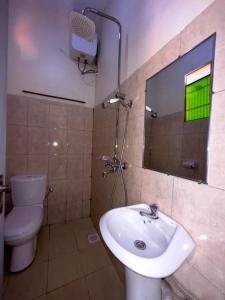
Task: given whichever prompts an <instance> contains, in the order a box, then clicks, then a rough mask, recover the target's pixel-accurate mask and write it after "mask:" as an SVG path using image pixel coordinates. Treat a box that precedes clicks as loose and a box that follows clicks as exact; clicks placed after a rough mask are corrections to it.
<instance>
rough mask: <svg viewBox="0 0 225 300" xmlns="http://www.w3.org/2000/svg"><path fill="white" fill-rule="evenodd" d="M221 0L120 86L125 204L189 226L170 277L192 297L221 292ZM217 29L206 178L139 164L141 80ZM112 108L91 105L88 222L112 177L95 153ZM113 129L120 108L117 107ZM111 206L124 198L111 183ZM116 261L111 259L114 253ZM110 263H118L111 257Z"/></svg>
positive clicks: (224, 175)
mask: <svg viewBox="0 0 225 300" xmlns="http://www.w3.org/2000/svg"><path fill="white" fill-rule="evenodd" d="M224 7H225V1H224V0H216V1H214V2H213V4H212V5H211V6H210V7H209V8H208V9H207V10H205V11H204V12H203V13H202V14H201V15H199V16H198V17H197V18H196V19H195V20H194V21H193V22H192V23H191V24H190V25H188V26H187V27H186V28H185V29H184V30H183V31H182V32H181V33H180V34H179V35H177V36H176V37H175V38H174V39H173V40H171V41H170V42H169V43H168V44H167V45H166V46H164V47H163V48H162V49H161V50H160V51H159V52H158V53H157V54H156V55H154V56H153V57H152V58H151V59H150V60H149V61H148V62H146V63H145V64H144V65H143V66H142V67H141V68H140V69H139V70H137V71H136V72H135V73H134V74H133V75H132V76H131V77H130V78H129V79H128V80H127V81H125V82H124V83H123V85H122V91H123V92H125V93H126V95H127V98H128V99H132V100H133V101H134V106H133V108H132V110H131V113H130V123H129V128H128V141H127V145H126V152H125V159H126V160H127V161H128V162H129V169H128V170H127V171H126V175H125V176H126V181H127V186H128V197H129V204H133V203H139V202H147V203H152V202H154V203H157V204H158V205H159V207H160V209H161V210H162V211H163V212H165V213H166V214H168V215H170V216H172V217H173V218H174V219H175V220H177V221H178V222H179V223H181V224H183V226H184V227H185V228H186V229H187V230H188V231H189V232H190V234H191V235H192V237H193V239H194V240H195V243H196V250H195V253H194V255H193V256H192V257H190V258H189V260H188V261H187V262H186V263H185V264H184V265H183V266H182V267H181V268H180V269H179V270H178V271H177V272H176V273H175V277H176V278H177V280H178V281H179V282H180V283H181V284H182V285H183V286H184V287H185V288H186V289H187V290H188V291H189V292H190V293H192V294H193V295H194V296H195V297H196V298H198V299H202V300H214V299H215V300H220V299H221V300H222V299H223V300H224V299H225V272H224V270H225V172H224V170H225V138H224V137H225V118H224V116H225V91H224V90H225V77H224V74H225V55H224V53H225V10H224ZM214 32H216V33H217V40H216V50H215V69H214V83H213V91H214V94H213V98H212V115H211V121H210V136H209V161H208V162H209V168H208V183H209V184H208V185H203V184H200V185H199V184H198V183H196V182H192V181H189V180H185V179H181V178H178V177H173V176H167V175H165V174H161V173H157V172H154V171H150V170H145V169H143V168H142V157H143V141H144V130H143V129H144V103H145V92H144V91H145V81H146V79H148V78H149V77H151V76H152V75H154V74H155V73H156V72H157V71H159V70H160V69H162V68H163V67H165V66H167V65H168V64H169V63H171V62H172V61H173V60H175V59H176V58H177V57H178V56H179V55H182V54H183V53H185V52H187V51H188V50H190V49H191V48H193V47H194V46H195V45H197V44H198V43H200V42H201V41H202V40H204V39H205V38H207V37H208V36H209V35H211V34H212V33H214ZM114 113H115V111H114V110H112V109H108V110H103V109H102V108H101V106H100V105H99V106H97V107H96V108H95V110H94V131H93V161H92V167H93V177H92V202H91V215H92V218H93V220H94V221H95V223H96V225H97V224H98V221H99V218H100V216H101V215H102V214H103V213H104V212H105V211H107V210H109V209H110V208H111V205H112V203H111V201H110V197H109V195H110V192H111V190H112V183H113V181H114V176H113V175H111V176H109V177H108V178H106V179H103V178H102V177H101V172H102V171H103V170H104V167H103V163H102V162H101V161H99V160H98V157H99V155H100V154H112V151H113V150H112V144H113V133H114V132H113V131H114V129H113V128H114V118H115V115H114ZM121 119H122V124H121V131H122V127H123V124H124V113H121ZM113 200H114V201H113V206H121V205H124V195H123V190H122V185H121V184H119V186H118V188H117V190H116V193H115V196H114V199H113ZM115 262H116V260H115ZM117 265H118V268H121V265H120V264H118V262H117Z"/></svg>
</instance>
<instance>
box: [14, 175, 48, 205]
mask: <svg viewBox="0 0 225 300" xmlns="http://www.w3.org/2000/svg"><path fill="white" fill-rule="evenodd" d="M46 181H47V177H46V175H24V176H13V177H11V178H10V183H11V189H12V201H13V204H14V206H25V205H35V204H42V203H43V201H44V199H45V194H46Z"/></svg>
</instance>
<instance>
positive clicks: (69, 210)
mask: <svg viewBox="0 0 225 300" xmlns="http://www.w3.org/2000/svg"><path fill="white" fill-rule="evenodd" d="M81 217H82V200H75V201H73V202H70V201H68V202H67V207H66V220H67V221H71V220H75V219H78V218H81Z"/></svg>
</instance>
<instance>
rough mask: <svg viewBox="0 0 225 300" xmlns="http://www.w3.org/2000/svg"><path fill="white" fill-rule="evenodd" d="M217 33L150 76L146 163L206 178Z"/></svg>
mask: <svg viewBox="0 0 225 300" xmlns="http://www.w3.org/2000/svg"><path fill="white" fill-rule="evenodd" d="M214 48H215V35H212V36H211V37H209V38H208V39H206V40H205V41H203V42H202V43H201V44H199V45H198V46H196V47H195V48H193V49H192V50H191V51H189V52H188V53H186V54H185V55H183V56H182V57H179V58H178V59H177V60H176V61H174V62H173V63H171V64H170V65H168V66H167V67H166V68H164V69H163V70H161V71H159V72H158V73H157V74H155V75H154V76H153V77H151V78H149V79H148V80H147V81H146V99H145V149H144V157H143V167H144V168H146V169H151V170H155V171H158V172H163V173H167V174H171V175H175V176H179V177H183V178H188V179H192V180H196V181H199V182H206V181H207V144H208V132H209V118H210V107H211V94H212V78H213V59H214Z"/></svg>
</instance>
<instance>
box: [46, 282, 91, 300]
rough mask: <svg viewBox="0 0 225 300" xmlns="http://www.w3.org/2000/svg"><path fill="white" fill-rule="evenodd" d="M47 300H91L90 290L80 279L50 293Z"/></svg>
mask: <svg viewBox="0 0 225 300" xmlns="http://www.w3.org/2000/svg"><path fill="white" fill-rule="evenodd" d="M46 300H89V295H88V289H87V287H86V284H85V281H84V279H79V280H76V281H73V282H72V283H70V284H68V285H66V286H63V287H62V288H59V289H57V290H55V291H53V292H50V293H49V294H47V299H46Z"/></svg>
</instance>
